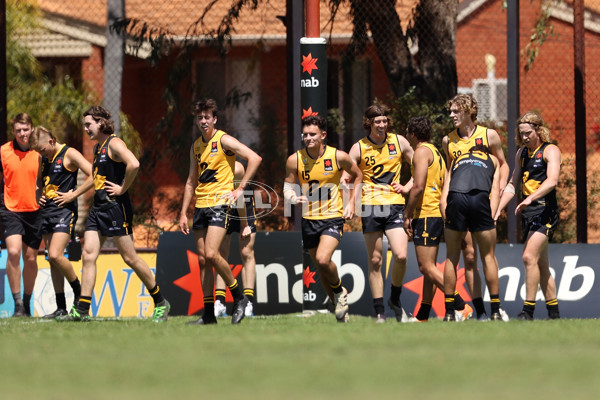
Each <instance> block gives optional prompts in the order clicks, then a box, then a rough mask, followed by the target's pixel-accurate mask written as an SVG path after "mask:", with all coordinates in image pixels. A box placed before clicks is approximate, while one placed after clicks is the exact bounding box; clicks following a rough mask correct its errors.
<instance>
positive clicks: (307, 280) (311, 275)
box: [302, 266, 317, 289]
mask: <svg viewBox="0 0 600 400" xmlns="http://www.w3.org/2000/svg"><path fill="white" fill-rule="evenodd" d="M316 274H317V273H316V272H312V271H311V270H310V268H308V266H307V267H306V268H304V271H303V272H302V282H303V283H304V286H306V288H307V289H308V287H309V286H310V284H311V283H317V282H316V281H315V275H316Z"/></svg>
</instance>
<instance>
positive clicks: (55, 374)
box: [0, 315, 600, 400]
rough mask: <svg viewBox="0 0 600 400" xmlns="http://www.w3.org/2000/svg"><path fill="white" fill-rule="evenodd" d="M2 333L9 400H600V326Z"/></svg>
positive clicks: (365, 322)
mask: <svg viewBox="0 0 600 400" xmlns="http://www.w3.org/2000/svg"><path fill="white" fill-rule="evenodd" d="M190 320H192V318H191V317H190V318H185V317H174V318H171V319H169V321H168V322H167V323H165V324H160V325H157V324H153V323H152V322H151V321H150V320H137V319H124V320H116V321H115V320H95V321H93V322H89V323H57V322H54V321H44V320H41V319H23V318H18V319H5V320H1V321H0V360H1V361H0V362H1V364H0V365H1V368H2V372H1V373H0V393H1V395H0V396H1V397H2V399H63V398H80V399H85V400H93V399H145V400H152V399H167V400H169V399H173V400H175V399H177V400H179V399H191V398H195V399H210V398H223V399H242V398H246V399H275V398H278V399H280V398H281V399H314V398H318V399H330V398H345V399H367V400H375V399H380V398H383V399H387V398H394V399H398V398H407V399H413V398H414V399H442V398H448V399H545V400H547V399H563V398H569V399H595V398H597V396H598V393H600V381H599V380H598V379H597V377H598V368H597V367H598V360H600V333H599V332H600V320H591V319H590V320H574V319H572V320H560V321H534V322H517V321H512V322H510V323H493V322H488V323H478V322H476V321H467V322H465V323H443V322H441V321H438V320H432V321H430V322H429V323H427V324H423V323H421V324H398V323H396V322H395V321H393V320H390V319H388V322H387V323H386V324H380V325H376V324H375V323H374V319H371V318H365V317H358V316H352V317H351V320H350V322H349V323H348V324H338V323H337V322H335V318H334V317H333V316H331V315H316V316H313V317H308V318H300V317H298V316H297V315H282V316H277V317H268V318H267V317H265V318H262V317H255V318H249V319H245V320H244V321H243V322H242V323H241V324H240V325H239V326H232V325H231V324H230V322H229V319H219V324H218V325H213V326H187V325H185V323H186V322H187V321H190Z"/></svg>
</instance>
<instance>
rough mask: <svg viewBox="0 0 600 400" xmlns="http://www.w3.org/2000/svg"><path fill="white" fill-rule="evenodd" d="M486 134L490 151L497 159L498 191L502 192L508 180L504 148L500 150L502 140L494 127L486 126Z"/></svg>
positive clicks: (508, 173) (508, 172)
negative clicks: (498, 171) (498, 173)
mask: <svg viewBox="0 0 600 400" xmlns="http://www.w3.org/2000/svg"><path fill="white" fill-rule="evenodd" d="M487 135H488V145H489V148H490V150H491V151H492V154H493V155H494V156H495V157H496V158H497V159H498V163H499V169H500V177H499V185H500V193H502V192H503V191H504V188H505V187H506V184H507V182H508V177H509V175H510V168H509V166H508V163H507V162H506V157H504V150H502V141H501V140H500V135H499V134H498V132H496V131H495V130H494V129H489V128H488V130H487Z"/></svg>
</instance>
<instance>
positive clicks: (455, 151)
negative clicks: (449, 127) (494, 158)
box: [448, 125, 489, 161]
mask: <svg viewBox="0 0 600 400" xmlns="http://www.w3.org/2000/svg"><path fill="white" fill-rule="evenodd" d="M477 144H482V145H484V146H489V144H488V137H487V128H486V127H485V126H479V125H475V132H473V134H472V135H471V137H469V138H462V137H460V136H458V130H457V129H455V130H453V131H452V132H450V133H449V134H448V154H449V155H450V161H453V160H454V159H455V158H456V157H458V156H460V155H462V154H466V153H468V152H469V150H470V149H471V147H473V146H475V145H477Z"/></svg>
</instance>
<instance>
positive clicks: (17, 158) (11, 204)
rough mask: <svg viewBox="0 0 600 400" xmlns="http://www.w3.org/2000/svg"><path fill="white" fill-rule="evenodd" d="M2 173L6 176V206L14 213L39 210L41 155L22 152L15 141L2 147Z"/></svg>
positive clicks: (0, 152)
mask: <svg viewBox="0 0 600 400" xmlns="http://www.w3.org/2000/svg"><path fill="white" fill-rule="evenodd" d="M0 157H2V173H3V175H4V205H5V207H6V208H7V209H8V210H10V211H14V212H31V211H37V210H39V208H40V206H39V205H38V202H37V197H36V193H35V190H36V181H37V178H38V169H39V167H40V155H39V154H38V153H37V152H36V151H33V150H29V151H21V150H19V149H18V148H15V147H14V141H12V140H11V141H10V142H8V143H5V144H3V145H2V147H0Z"/></svg>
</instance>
